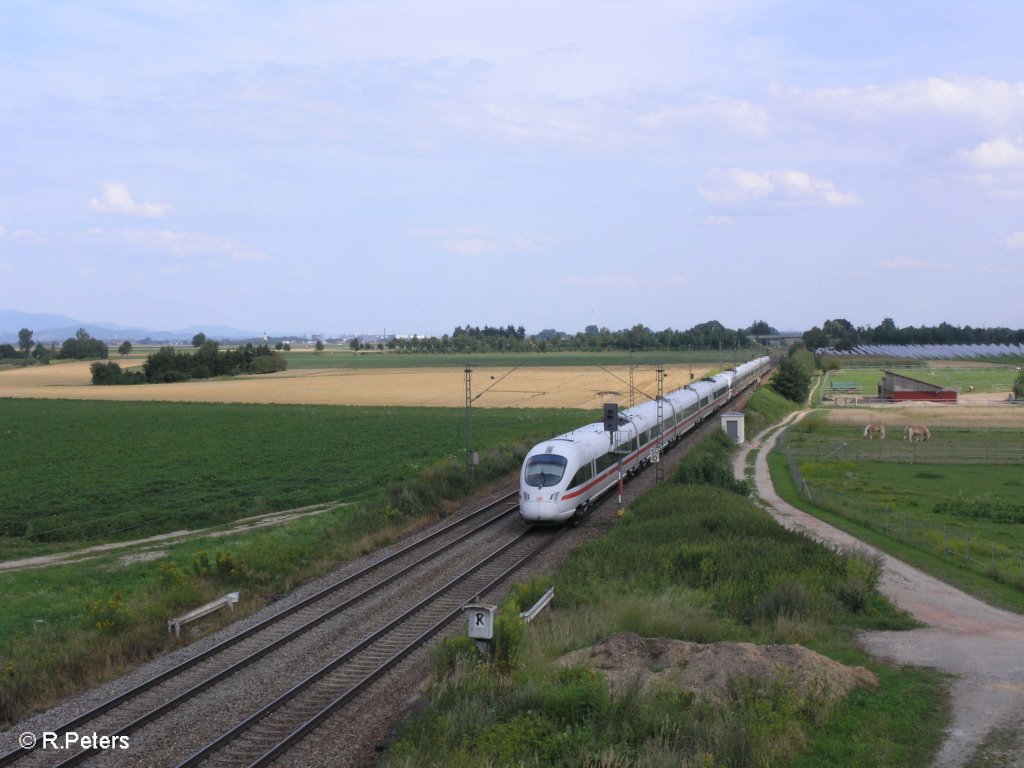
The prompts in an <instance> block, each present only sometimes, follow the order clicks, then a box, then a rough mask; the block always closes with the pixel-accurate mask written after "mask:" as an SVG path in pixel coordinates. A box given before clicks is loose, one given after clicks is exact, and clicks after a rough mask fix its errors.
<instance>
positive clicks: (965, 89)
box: [775, 77, 1024, 129]
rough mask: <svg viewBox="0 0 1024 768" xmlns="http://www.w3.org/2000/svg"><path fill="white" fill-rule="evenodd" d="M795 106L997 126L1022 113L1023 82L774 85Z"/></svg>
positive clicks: (866, 117) (863, 116)
mask: <svg viewBox="0 0 1024 768" xmlns="http://www.w3.org/2000/svg"><path fill="white" fill-rule="evenodd" d="M775 91H776V94H777V95H779V96H783V97H785V96H788V97H790V98H791V99H792V100H793V101H794V103H795V104H796V106H798V107H799V108H800V109H801V111H804V112H810V113H815V114H819V115H826V114H829V113H831V114H836V115H845V116H846V117H847V118H848V119H850V120H852V121H856V122H876V123H879V124H882V123H884V122H885V121H886V120H889V119H892V118H894V117H899V116H912V115H917V116H932V117H940V116H944V117H958V118H965V119H967V120H969V121H970V122H973V123H976V124H981V125H983V126H987V127H989V128H990V129H1003V128H1005V127H1006V126H1008V125H1012V124H1014V123H1015V122H1016V121H1018V120H1019V119H1020V118H1021V116H1022V115H1024V82H1017V83H1013V82H1007V81H1005V80H993V79H991V78H983V77H945V78H944V77H929V78H926V79H908V80H901V81H897V82H892V83H886V84H883V85H864V86H859V87H855V88H823V89H819V90H816V91H803V90H801V89H799V88H792V89H789V90H784V89H781V88H778V87H776V89H775Z"/></svg>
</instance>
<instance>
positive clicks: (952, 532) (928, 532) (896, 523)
mask: <svg viewBox="0 0 1024 768" xmlns="http://www.w3.org/2000/svg"><path fill="white" fill-rule="evenodd" d="M788 437H789V427H787V428H786V429H785V430H784V432H783V434H782V436H781V437H780V439H779V444H778V445H779V450H782V451H783V452H784V453H785V456H786V463H787V465H788V467H789V474H790V477H792V479H793V483H794V485H795V486H796V488H797V490H798V492H799V493H800V497H801V498H803V499H805V500H807V501H809V502H811V503H812V504H814V506H816V507H818V508H819V509H824V510H826V511H827V512H831V513H832V514H835V515H838V516H840V517H842V518H845V519H847V520H850V521H852V522H855V523H857V524H859V525H862V526H863V527H865V528H867V529H869V530H872V531H877V532H879V533H881V534H883V535H884V536H887V537H889V538H891V539H894V540H896V541H899V542H901V543H903V544H904V545H907V546H911V547H913V548H915V549H919V550H922V551H925V552H928V553H929V554H931V555H935V556H938V557H941V558H943V559H947V560H950V561H953V562H956V563H957V564H958V565H961V566H963V567H965V568H968V569H969V570H972V571H975V572H977V573H980V574H982V575H984V576H987V577H989V578H991V579H993V580H995V581H998V582H1000V583H1003V584H1007V585H1009V586H1012V587H1014V588H1016V589H1020V590H1024V552H1022V551H1021V550H1019V549H1015V548H1013V547H1010V546H1007V545H1006V544H1004V543H1002V542H1000V541H994V540H993V539H992V537H991V535H989V536H986V535H985V534H983V533H981V532H978V531H970V530H966V529H964V528H962V527H960V526H957V527H955V528H953V527H951V526H950V525H948V524H945V525H939V524H935V523H929V522H928V521H927V520H922V519H921V518H919V517H913V516H908V515H907V513H906V512H905V511H899V510H893V509H890V507H889V506H888V505H885V504H879V503H874V502H871V501H868V500H865V499H864V498H862V497H859V496H856V495H853V494H849V493H843V492H841V491H839V490H837V489H835V488H832V487H830V486H828V485H824V484H810V483H808V482H807V480H806V479H805V478H804V476H803V474H802V473H801V472H800V467H799V466H798V463H797V458H798V455H799V454H796V453H794V452H793V451H792V450H790V447H789V446H788V445H787V444H786V443H787V440H788ZM822 458H824V457H822ZM847 458H849V457H847ZM866 458H870V459H871V460H875V457H874V456H871V457H866Z"/></svg>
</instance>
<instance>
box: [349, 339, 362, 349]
mask: <svg viewBox="0 0 1024 768" xmlns="http://www.w3.org/2000/svg"><path fill="white" fill-rule="evenodd" d="M348 345H349V347H351V348H352V351H353V352H358V351H359V350H360V349H362V348H363V342H361V341H360V340H359V337H358V336H356V337H355V338H354V339H352V341H350V342H349V343H348Z"/></svg>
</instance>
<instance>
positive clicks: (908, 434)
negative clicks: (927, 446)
mask: <svg viewBox="0 0 1024 768" xmlns="http://www.w3.org/2000/svg"><path fill="white" fill-rule="evenodd" d="M903 439H904V440H909V441H910V442H914V441H915V440H916V441H917V442H919V443H920V442H922V441H924V440H931V439H932V433H931V432H929V431H928V427H923V426H912V425H908V426H907V427H906V428H905V429H904V430H903Z"/></svg>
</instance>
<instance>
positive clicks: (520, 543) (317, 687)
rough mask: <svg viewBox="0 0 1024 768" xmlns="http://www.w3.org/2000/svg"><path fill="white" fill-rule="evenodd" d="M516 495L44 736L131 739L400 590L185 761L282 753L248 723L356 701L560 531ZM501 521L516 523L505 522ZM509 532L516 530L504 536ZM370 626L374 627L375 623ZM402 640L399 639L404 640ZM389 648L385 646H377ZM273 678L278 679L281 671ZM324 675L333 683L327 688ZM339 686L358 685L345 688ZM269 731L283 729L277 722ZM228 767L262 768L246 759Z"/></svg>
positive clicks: (11, 758) (19, 758)
mask: <svg viewBox="0 0 1024 768" xmlns="http://www.w3.org/2000/svg"><path fill="white" fill-rule="evenodd" d="M516 496H517V494H516V493H515V492H513V493H511V494H508V495H506V496H504V497H502V498H500V499H498V500H497V501H494V502H492V503H490V504H488V505H486V506H484V507H482V508H480V509H478V510H476V511H474V512H471V513H470V514H468V515H465V516H463V517H461V518H459V519H457V520H454V521H452V522H450V523H448V524H446V525H444V526H442V527H440V528H438V529H436V530H434V531H432V532H431V533H429V534H428V535H426V536H424V537H422V538H419V539H418V540H416V541H413V542H412V543H410V544H407V545H405V546H403V547H401V548H400V549H398V550H397V551H395V552H393V553H391V554H390V555H388V556H387V557H385V558H383V559H381V560H379V561H377V562H374V563H372V564H370V565H368V566H366V567H365V568H362V569H361V570H359V571H357V572H355V573H353V574H350V575H348V576H345V577H344V578H340V579H338V580H337V581H335V582H334V583H332V584H330V585H328V586H327V587H326V588H323V589H321V590H319V591H318V592H316V593H315V594H313V595H311V596H309V597H307V598H305V599H303V600H301V601H299V602H297V603H295V604H294V605H292V606H290V607H288V608H286V609H284V610H281V611H279V612H277V613H275V614H274V615H272V616H270V617H269V618H266V619H264V620H262V621H259V622H258V623H256V624H254V625H253V626H250V627H249V628H247V629H245V630H243V631H241V632H239V633H237V634H235V635H233V636H231V637H229V638H227V639H226V640H223V641H221V642H219V643H217V644H216V645H214V646H213V647H211V648H208V649H207V650H205V651H203V652H201V653H199V654H197V655H195V656H192V657H191V658H189V659H187V660H185V661H183V662H181V663H179V664H177V665H175V666H174V667H172V668H171V669H168V670H166V671H165V672H162V673H160V674H158V675H155V676H153V677H151V678H150V679H148V680H146V681H145V682H143V683H141V684H139V685H136V686H134V687H133V688H131V689H129V690H127V691H125V692H123V693H121V694H119V695H117V696H114V697H112V698H110V699H109V700H107V701H105V702H103V703H102V704H100V705H99V706H96V707H94V708H92V709H90V710H89V711H87V712H85V713H84V714H82V715H80V716H78V717H76V718H74V719H72V720H69V721H67V722H64V723H62V724H61V725H58V726H53V727H49V728H48V729H47V730H49V731H51V732H53V733H56V734H57V735H58V738H59V739H61V740H63V734H65V733H99V734H103V735H109V736H131V735H132V734H135V733H137V732H139V731H140V730H141V729H142V728H144V727H146V726H149V725H150V724H153V723H155V722H156V721H159V720H160V719H161V718H164V717H165V716H166V715H168V713H171V712H173V711H174V710H177V709H179V708H181V707H183V706H184V705H186V704H187V703H189V702H192V701H193V700H195V699H196V698H197V697H199V696H200V695H201V694H204V693H206V692H208V691H209V690H210V689H214V688H216V687H217V686H218V685H221V684H223V683H224V682H225V681H228V680H229V679H230V678H232V677H234V676H236V675H237V674H238V673H239V672H241V671H242V670H244V669H245V668H248V667H252V666H257V667H258V666H259V665H260V664H261V663H262V662H264V660H265V659H266V660H270V659H271V658H272V657H273V656H274V654H275V653H276V652H278V651H280V650H281V649H284V648H286V647H287V646H289V645H290V644H292V643H294V642H295V641H297V640H298V639H300V638H302V637H304V636H307V635H309V634H310V633H311V632H313V631H314V630H315V629H316V628H317V627H320V626H321V625H324V624H325V623H328V622H332V623H333V622H337V621H339V620H342V621H344V619H345V618H346V617H347V616H348V615H349V614H353V615H355V614H356V612H357V609H359V608H360V607H362V608H363V609H364V611H365V608H366V606H367V605H368V604H371V603H372V602H373V601H374V600H377V599H379V596H380V595H381V594H384V593H391V594H392V595H395V594H397V595H398V596H399V599H397V600H391V601H390V602H392V603H394V605H393V606H391V605H389V606H387V607H386V608H384V609H383V610H379V609H378V607H371V608H370V611H369V612H370V613H373V614H375V616H376V621H377V623H379V624H382V626H380V627H378V628H376V629H374V630H373V631H371V632H370V633H369V634H368V635H367V636H366V637H363V638H362V639H361V640H359V641H358V642H356V643H354V644H352V645H351V647H349V648H347V649H346V650H345V651H344V652H342V653H341V654H339V655H337V656H336V658H334V659H332V660H331V661H330V662H328V663H326V664H324V665H322V666H321V667H320V669H318V670H316V672H315V673H314V674H313V675H308V676H306V678H304V679H303V680H301V681H300V682H298V683H296V684H294V685H292V686H290V687H289V689H288V690H287V691H285V692H284V693H283V694H280V695H279V696H277V697H276V698H274V700H273V701H271V703H270V704H268V705H266V706H265V707H263V708H261V709H260V710H259V711H258V712H257V713H255V714H253V715H250V717H249V718H247V719H246V721H245V723H246V727H245V728H244V729H243V728H241V727H237V728H234V729H230V731H228V733H229V734H231V736H230V739H229V738H227V737H225V738H220V739H217V740H214V741H211V742H210V745H213V744H217V745H218V746H217V747H216V749H214V748H213V747H211V746H210V745H207V747H204V748H203V749H199V750H197V752H196V755H194V756H193V758H192V759H190V760H189V761H186V762H185V763H183V765H195V764H198V761H199V759H200V757H205V756H206V755H208V754H212V753H213V752H214V751H217V750H219V749H220V747H222V746H223V745H224V744H225V743H227V741H229V740H231V739H233V740H235V741H237V740H238V735H239V734H240V733H242V731H243V730H244V731H245V732H246V738H247V740H249V741H253V740H254V739H257V738H258V739H259V743H260V744H261V745H267V746H266V748H264V749H262V751H264V752H265V751H269V750H271V749H272V748H275V745H273V744H271V741H272V739H268V738H267V737H266V736H265V735H260V736H259V737H255V736H253V735H252V734H253V733H256V732H261V733H264V734H265V731H266V729H267V726H266V725H261V726H260V728H257V729H254V728H252V727H250V726H252V724H253V722H255V720H256V719H258V718H256V717H255V715H256V714H259V715H264V716H265V715H267V714H268V713H269V712H271V711H272V710H277V709H281V708H283V707H282V705H283V704H285V703H289V704H290V706H289V707H288V708H287V709H288V711H289V712H293V711H306V710H308V709H309V708H310V707H311V706H312V707H314V708H316V707H317V705H310V704H308V703H300V702H308V701H309V700H310V699H314V700H316V701H320V700H321V699H323V698H324V696H325V695H324V694H323V691H324V690H328V691H330V692H331V695H330V696H329V697H333V698H337V695H336V694H337V692H339V691H341V690H342V689H343V688H344V689H345V690H348V689H352V690H351V691H350V692H349V693H348V694H347V695H348V696H349V697H350V696H351V695H354V693H355V692H357V691H358V690H362V689H363V688H364V687H365V686H366V685H368V684H369V683H370V682H372V680H373V679H375V678H376V677H379V676H380V675H381V674H383V672H384V671H386V670H387V668H389V667H390V666H391V665H393V664H394V663H395V662H396V661H397V660H398V659H400V658H401V656H403V655H405V654H406V653H408V652H409V651H410V650H411V649H412V648H415V647H416V646H418V645H421V644H422V643H424V642H426V641H427V640H428V639H429V638H430V637H431V636H432V635H433V634H434V633H436V632H437V631H438V630H439V629H441V628H442V627H443V626H444V625H445V624H446V623H447V622H449V621H451V620H452V619H454V618H456V617H457V616H458V614H459V613H460V611H461V607H462V605H463V604H465V603H466V602H467V601H469V600H471V599H472V598H473V597H475V596H476V595H478V594H481V595H482V594H484V593H486V592H487V591H488V590H490V589H492V588H493V587H494V586H495V585H496V584H498V583H500V581H501V580H502V579H504V578H506V577H507V576H508V575H509V574H510V573H511V572H513V571H514V570H515V569H516V568H517V567H519V565H521V564H522V563H523V562H526V560H528V559H529V558H530V557H532V556H533V555H535V554H536V552H537V551H539V549H540V548H543V546H545V545H546V544H547V543H549V541H550V537H551V535H552V534H555V533H557V532H554V531H552V532H536V531H530V530H529V529H527V530H524V529H522V528H521V527H520V526H519V525H517V522H518V521H517V516H516V515H515V514H514V513H515V512H516V510H517V505H516V504H515V501H514V500H515V498H516ZM503 521H504V522H506V523H511V525H505V526H501V525H500V524H501V523H502V522H503ZM502 529H510V530H507V531H504V532H503V530H502ZM467 551H476V552H483V554H482V555H480V556H478V557H475V558H470V557H468V556H467V555H466V554H465V553H466V552H467ZM453 559H455V560H458V561H460V567H459V568H458V569H457V570H458V571H459V572H458V573H457V574H456V575H455V576H454V577H452V578H448V575H447V569H445V568H443V567H439V566H442V565H443V564H445V563H446V562H450V561H452V560H453ZM470 559H472V560H473V562H472V564H469V565H465V564H464V563H462V561H463V560H466V561H468V560H470ZM439 582H441V586H440V587H439V588H435V589H433V590H429V591H428V594H427V595H425V596H420V592H421V590H417V589H415V588H414V586H412V585H416V584H419V585H430V584H434V585H436V584H438V583H439ZM351 622H352V623H353V624H356V625H359V626H366V625H367V622H366V619H365V618H359V617H354V618H352V619H351ZM369 624H373V621H372V620H371V621H370V622H369ZM396 637H401V638H402V639H401V640H400V641H399V640H396V639H395V638H396ZM399 646H401V647H400V648H399ZM382 647H383V648H384V649H385V650H383V651H382V650H380V649H381V648H382ZM367 659H369V660H370V661H367ZM351 670H355V672H352V671H351ZM268 674H270V675H275V673H274V672H268ZM353 676H354V678H355V679H354V680H353ZM319 678H326V680H325V681H324V682H320V681H319ZM339 680H345V681H351V682H349V683H340V682H339ZM357 684H358V685H357ZM346 686H347V688H346ZM307 689H308V691H307ZM300 694H301V696H300ZM317 697H319V698H317ZM292 700H295V701H294V702H293V701H292ZM339 703H343V702H335V706H337V705H338V704H339ZM322 709H324V706H319V709H318V713H319V710H322ZM281 717H282V716H281V715H277V717H276V718H274V722H275V723H276V722H279V721H280V719H281ZM267 719H268V720H269V718H267ZM293 719H295V718H294V716H293ZM307 719H309V718H307ZM301 725H302V724H301V723H300V724H297V725H296V726H295V727H294V728H291V729H290V731H289V736H291V738H292V742H294V740H295V736H294V732H295V731H298V730H300V729H301ZM308 727H312V726H309V725H307V728H308ZM272 728H276V729H277V730H280V726H279V725H275V726H272ZM61 743H63V741H61ZM290 743H291V742H290ZM135 746H136V745H134V744H133V749H132V752H136V749H135V748H134V747H135ZM276 748H277V749H280V748H279V747H276ZM69 752H70V754H69ZM222 753H223V750H221V752H220V753H218V757H217V760H216V761H215V762H214V763H210V764H222V763H223V754H222ZM182 754H185V753H184V752H178V756H179V759H180V755H182ZM94 755H96V756H97V757H98V758H99V757H102V756H103V755H101V754H99V755H97V750H88V749H85V750H59V751H58V750H53V749H42V748H36V749H33V750H27V749H24V748H19V749H15V750H13V751H10V752H8V753H6V754H4V755H0V766H8V765H15V766H71V765H77V764H79V763H82V762H85V761H87V760H89V759H90V758H91V757H93V756H94ZM138 756H139V755H138V753H136V755H132V756H131V757H130V758H129V759H131V761H132V762H135V759H137V757H138ZM122 757H129V756H128V755H123V756H122ZM154 759H155V760H157V761H158V762H159V763H161V764H164V763H165V759H164V758H156V757H155V756H154ZM229 764H244V765H248V764H261V763H251V762H245V761H244V760H243V761H241V762H236V761H232V762H230V763H229Z"/></svg>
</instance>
